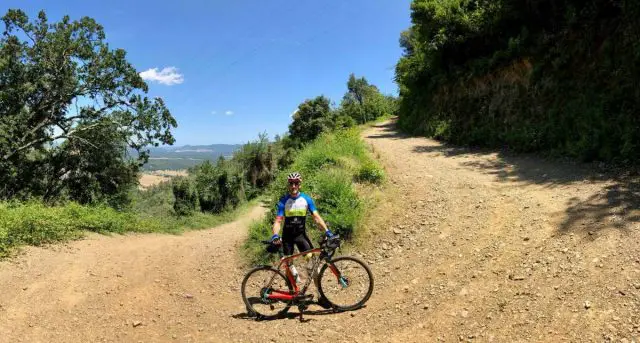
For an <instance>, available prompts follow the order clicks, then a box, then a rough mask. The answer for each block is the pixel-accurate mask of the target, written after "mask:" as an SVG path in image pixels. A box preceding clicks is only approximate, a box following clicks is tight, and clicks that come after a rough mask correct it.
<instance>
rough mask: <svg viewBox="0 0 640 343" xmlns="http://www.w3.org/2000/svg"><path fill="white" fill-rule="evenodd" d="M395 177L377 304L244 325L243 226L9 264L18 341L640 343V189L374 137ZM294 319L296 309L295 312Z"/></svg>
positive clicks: (385, 128)
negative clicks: (304, 318) (302, 320)
mask: <svg viewBox="0 0 640 343" xmlns="http://www.w3.org/2000/svg"><path fill="white" fill-rule="evenodd" d="M363 137H364V139H365V140H366V141H367V143H369V144H370V145H371V146H372V148H373V151H374V154H376V155H378V156H379V157H380V160H381V162H382V163H383V165H384V166H385V169H386V172H387V174H388V178H389V184H388V186H386V187H385V189H384V192H385V193H384V197H383V199H382V201H381V202H380V204H379V207H378V209H377V210H376V211H375V212H374V213H373V215H372V216H371V218H370V219H369V220H368V222H367V225H368V226H370V227H375V228H376V229H375V230H374V231H375V232H378V234H377V235H376V236H374V237H375V239H374V240H372V242H375V244H371V245H370V246H369V247H364V248H363V251H362V255H363V258H364V259H365V260H367V261H368V262H370V263H371V267H372V269H373V271H374V274H375V276H376V289H375V292H374V294H373V296H372V298H371V300H370V301H369V303H368V304H367V307H366V308H363V309H360V310H358V311H355V312H349V313H340V314H333V313H326V312H323V311H321V309H320V308H319V307H318V308H316V307H312V308H311V309H310V310H312V311H313V312H314V313H312V314H310V315H307V318H309V319H310V321H308V322H305V323H300V322H299V321H297V319H295V318H287V319H282V320H275V321H269V322H254V321H252V320H249V319H247V318H246V315H245V313H244V312H245V310H244V307H243V305H242V302H241V299H240V294H239V285H240V281H241V279H242V276H243V274H244V273H245V272H246V268H240V267H238V265H239V261H240V257H239V256H238V255H237V252H236V251H237V248H236V247H237V245H238V244H240V243H241V242H242V239H243V238H244V237H245V235H246V226H247V224H248V223H249V222H250V220H251V219H254V218H257V217H259V216H260V215H261V214H262V211H263V210H262V209H260V208H256V209H254V210H253V211H252V212H251V213H250V214H249V215H248V216H246V217H245V218H242V219H241V220H239V221H237V222H234V223H231V224H227V225H223V226H221V227H218V228H213V229H210V230H205V231H198V232H190V233H187V234H184V235H181V236H166V235H140V236H125V237H121V236H117V237H102V236H97V235H96V236H91V238H89V239H86V240H83V241H78V242H72V243H69V244H66V245H64V246H61V247H59V248H55V249H51V248H49V249H39V248H29V249H26V253H25V254H24V255H23V256H20V257H18V258H16V259H13V260H10V261H5V262H1V263H0V289H1V290H2V292H1V293H0V341H3V342H4V341H6V342H16V341H22V342H301V341H302V342H321V341H322V342H325V341H326V342H355V341H357V342H436V341H444V342H459V341H465V342H466V341H471V342H591V341H592V342H603V341H612V342H613V341H615V342H633V341H636V342H640V224H639V223H640V209H639V199H640V182H638V180H633V179H626V180H612V179H610V178H607V177H605V176H604V175H600V174H598V173H597V172H593V171H590V170H586V169H585V168H584V167H579V166H576V165H573V164H568V163H566V164H565V163H562V164H561V163H557V162H556V163H548V162H545V161H543V160H541V159H537V158H527V157H522V156H520V157H514V156H508V155H500V154H498V153H495V152H482V151H470V150H465V149H457V148H451V147H447V146H443V145H441V144H439V143H437V142H434V141H432V140H427V139H423V138H410V137H405V136H403V135H400V134H398V133H397V132H395V131H394V129H393V126H392V125H391V124H385V125H379V126H376V127H374V128H371V129H369V130H367V131H366V132H364V134H363ZM294 312H295V311H294Z"/></svg>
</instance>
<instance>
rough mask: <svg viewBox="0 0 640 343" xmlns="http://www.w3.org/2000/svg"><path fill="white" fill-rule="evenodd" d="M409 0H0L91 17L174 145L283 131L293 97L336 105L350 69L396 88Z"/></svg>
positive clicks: (2, 7)
mask: <svg viewBox="0 0 640 343" xmlns="http://www.w3.org/2000/svg"><path fill="white" fill-rule="evenodd" d="M410 3H411V0H322V1H321V0H252V1H249V0H181V1H168V0H164V1H151V0H128V1H123V0H110V1H86V0H82V1H79V0H40V1H35V0H2V2H1V3H0V12H1V14H2V15H4V13H6V11H7V9H9V8H19V9H22V10H23V11H25V12H26V13H27V15H29V17H32V18H35V17H36V16H37V13H38V11H40V10H44V11H45V12H46V13H47V16H48V18H49V20H50V21H57V20H59V19H60V18H61V17H62V16H64V15H69V16H70V17H71V19H79V18H81V17H83V16H89V17H92V18H94V19H95V20H96V21H97V22H98V23H99V24H101V25H102V26H103V27H104V30H105V33H106V37H107V38H106V39H107V42H108V43H109V45H110V46H111V47H112V48H122V49H124V50H126V52H127V60H128V61H129V62H130V63H131V64H133V66H134V67H135V68H136V69H137V70H138V71H139V72H140V73H141V76H142V77H143V78H145V79H146V80H147V83H148V84H149V94H148V95H149V96H151V97H157V96H159V97H162V98H163V99H164V100H165V102H166V104H167V107H168V108H169V110H170V111H171V113H172V115H173V116H174V117H175V118H176V120H177V121H178V128H176V129H174V131H173V133H174V136H175V138H176V143H175V145H187V144H189V145H199V144H219V143H227V144H242V143H246V142H248V141H250V140H254V139H256V138H257V137H258V134H259V133H261V132H267V134H268V135H269V137H270V138H273V137H274V136H275V135H276V134H283V133H285V132H286V131H287V129H288V126H289V124H290V123H291V120H292V119H291V114H292V113H293V112H294V111H295V110H296V109H297V107H298V104H300V103H301V102H303V101H304V100H306V99H311V98H314V97H316V96H318V95H325V96H327V97H329V98H330V99H331V100H332V101H333V102H335V104H336V105H338V104H339V103H340V99H341V98H342V96H343V94H344V93H345V91H346V82H347V79H348V77H349V74H350V73H355V74H356V76H358V77H360V76H364V77H366V78H367V80H369V82H370V83H372V84H374V85H376V86H378V88H380V90H381V91H382V92H383V93H386V94H394V95H396V94H397V85H396V84H395V82H394V81H393V77H394V67H395V64H396V62H397V61H398V59H399V58H400V56H401V53H402V50H401V48H400V46H399V43H398V39H399V37H400V32H402V31H403V30H405V29H407V28H408V27H409V25H410V12H409V6H410Z"/></svg>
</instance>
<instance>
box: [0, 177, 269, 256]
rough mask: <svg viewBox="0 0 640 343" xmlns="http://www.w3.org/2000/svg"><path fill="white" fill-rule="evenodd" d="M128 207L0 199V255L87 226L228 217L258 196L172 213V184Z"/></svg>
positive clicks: (177, 229) (147, 227) (150, 225)
mask: <svg viewBox="0 0 640 343" xmlns="http://www.w3.org/2000/svg"><path fill="white" fill-rule="evenodd" d="M132 196H133V204H132V206H131V208H130V209H129V210H127V211H116V210H114V209H113V208H110V207H107V206H83V205H79V204H77V203H68V204H65V205H62V206H53V207H52V206H46V205H44V204H42V203H40V202H28V203H18V202H16V203H8V202H4V203H0V257H6V256H8V255H9V254H10V253H11V252H12V251H14V250H15V248H17V247H19V246H21V245H34V246H38V245H43V244H49V243H54V242H60V241H67V240H72V239H78V238H81V237H83V236H84V234H85V233H86V232H87V231H92V232H98V233H102V234H108V233H119V234H123V233H126V232H138V233H148V232H162V233H173V234H177V233H181V232H183V231H185V230H191V229H203V228H210V227H213V226H217V225H220V224H223V223H226V222H230V221H232V220H234V219H235V218H237V217H238V216H240V215H241V214H243V213H245V212H246V211H247V209H248V208H250V207H251V206H252V205H255V204H256V203H257V200H256V201H252V202H248V203H244V204H243V205H241V206H239V207H237V208H236V209H234V210H232V211H228V212H223V213H221V214H216V215H213V214H205V213H201V212H198V213H195V214H193V215H191V216H176V215H174V214H173V208H172V201H173V199H172V194H171V185H170V183H165V184H161V185H159V186H156V187H152V188H151V189H149V190H147V191H135V192H134V194H133V195H132Z"/></svg>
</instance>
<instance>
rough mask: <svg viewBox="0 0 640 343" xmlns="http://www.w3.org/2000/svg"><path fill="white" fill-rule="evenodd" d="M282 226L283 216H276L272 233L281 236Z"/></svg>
mask: <svg viewBox="0 0 640 343" xmlns="http://www.w3.org/2000/svg"><path fill="white" fill-rule="evenodd" d="M281 224H282V217H281V216H276V220H274V221H273V227H272V228H271V231H273V234H274V235H278V234H280V226H281ZM276 243H277V242H276Z"/></svg>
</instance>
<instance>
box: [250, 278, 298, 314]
mask: <svg viewBox="0 0 640 343" xmlns="http://www.w3.org/2000/svg"><path fill="white" fill-rule="evenodd" d="M264 270H266V271H270V272H272V273H275V274H277V275H278V276H279V277H281V278H282V279H283V280H284V281H285V283H286V285H287V287H288V288H289V292H290V293H293V286H292V285H291V283H290V282H289V279H287V278H286V277H285V276H284V274H282V272H281V271H279V270H277V269H275V268H273V267H270V266H260V267H255V268H253V269H251V270H250V271H249V272H247V274H246V275H245V276H244V279H243V280H242V286H241V288H240V293H241V294H242V301H243V302H244V304H245V306H246V307H247V311H249V312H250V313H249V314H250V315H251V314H253V315H255V316H256V317H257V319H274V318H278V317H281V316H282V315H284V314H285V313H287V311H289V308H290V307H291V302H283V303H285V307H284V308H283V309H282V310H280V311H279V312H278V313H276V314H274V315H265V314H263V313H260V312H259V311H257V310H256V309H255V308H254V307H253V305H252V304H251V302H250V301H249V298H247V294H246V286H247V281H248V280H249V278H250V277H251V275H252V274H254V273H257V272H259V271H264ZM278 276H276V277H278Z"/></svg>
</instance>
